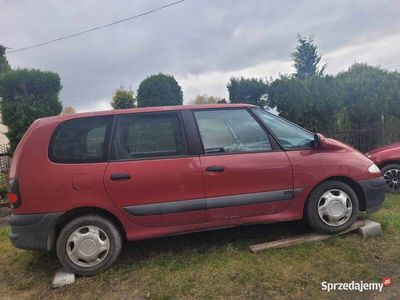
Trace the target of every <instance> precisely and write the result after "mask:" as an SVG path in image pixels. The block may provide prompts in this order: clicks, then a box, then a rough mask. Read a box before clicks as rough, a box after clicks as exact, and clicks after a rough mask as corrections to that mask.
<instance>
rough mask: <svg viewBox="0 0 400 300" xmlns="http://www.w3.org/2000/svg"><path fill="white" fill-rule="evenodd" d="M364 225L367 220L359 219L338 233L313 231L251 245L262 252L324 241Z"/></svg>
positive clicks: (253, 249)
mask: <svg viewBox="0 0 400 300" xmlns="http://www.w3.org/2000/svg"><path fill="white" fill-rule="evenodd" d="M364 225H365V221H364V220H361V219H358V220H357V221H355V222H354V224H353V225H352V226H351V227H350V228H349V229H347V230H344V231H342V232H339V233H337V234H323V233H317V232H312V233H308V234H302V235H297V236H293V237H288V238H284V239H280V240H276V241H272V242H266V243H261V244H256V245H251V246H250V250H251V252H253V253H257V252H260V251H262V250H266V249H272V248H284V247H290V246H293V245H298V244H302V243H307V242H316V241H323V240H327V239H329V238H331V237H332V236H335V235H343V234H346V233H348V232H351V231H354V230H357V229H359V228H360V227H362V226H364Z"/></svg>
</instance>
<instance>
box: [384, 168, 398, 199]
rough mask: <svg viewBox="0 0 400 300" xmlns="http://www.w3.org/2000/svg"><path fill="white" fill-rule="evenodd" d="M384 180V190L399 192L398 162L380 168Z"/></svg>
mask: <svg viewBox="0 0 400 300" xmlns="http://www.w3.org/2000/svg"><path fill="white" fill-rule="evenodd" d="M382 174H383V177H385V180H386V191H387V192H391V193H400V164H391V165H387V166H385V167H383V168H382Z"/></svg>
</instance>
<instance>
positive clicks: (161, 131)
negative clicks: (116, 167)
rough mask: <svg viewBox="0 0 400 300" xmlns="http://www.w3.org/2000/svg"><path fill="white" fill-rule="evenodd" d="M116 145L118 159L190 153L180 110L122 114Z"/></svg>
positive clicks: (115, 152)
mask: <svg viewBox="0 0 400 300" xmlns="http://www.w3.org/2000/svg"><path fill="white" fill-rule="evenodd" d="M113 145H114V159H117V160H123V159H137V158H146V157H160V156H176V155H184V154H187V147H186V142H185V138H184V134H183V128H182V125H181V122H180V120H179V117H178V113H155V114H143V115H138V114H137V115H134V114H132V115H123V116H120V117H119V119H118V123H117V126H116V134H115V139H114V143H113Z"/></svg>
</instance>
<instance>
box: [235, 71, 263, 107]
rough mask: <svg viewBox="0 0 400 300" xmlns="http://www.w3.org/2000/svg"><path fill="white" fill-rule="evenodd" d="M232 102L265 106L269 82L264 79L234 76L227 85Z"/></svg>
mask: <svg viewBox="0 0 400 300" xmlns="http://www.w3.org/2000/svg"><path fill="white" fill-rule="evenodd" d="M227 88H228V92H229V100H230V102H231V103H249V104H253V105H257V106H260V107H264V106H265V105H266V95H267V90H268V84H267V83H266V82H264V81H263V80H262V79H256V78H244V77H240V78H237V77H232V78H231V79H230V81H229V82H228V85H227Z"/></svg>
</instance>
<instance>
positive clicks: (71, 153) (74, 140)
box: [49, 116, 113, 163]
mask: <svg viewBox="0 0 400 300" xmlns="http://www.w3.org/2000/svg"><path fill="white" fill-rule="evenodd" d="M112 119H113V116H104V117H90V118H80V119H72V120H68V121H65V122H64V123H61V125H60V126H59V127H57V129H56V131H55V133H54V135H53V137H52V140H51V142H50V148H49V156H50V159H51V160H52V161H54V162H58V163H90V162H102V161H106V160H107V147H108V146H107V144H108V143H107V137H108V135H109V132H110V128H111V124H112Z"/></svg>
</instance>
